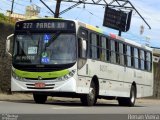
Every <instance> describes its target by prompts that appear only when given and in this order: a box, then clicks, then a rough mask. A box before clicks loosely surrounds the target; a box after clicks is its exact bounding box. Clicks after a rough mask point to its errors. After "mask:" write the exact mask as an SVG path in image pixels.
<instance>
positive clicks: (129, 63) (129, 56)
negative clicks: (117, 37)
mask: <svg viewBox="0 0 160 120" xmlns="http://www.w3.org/2000/svg"><path fill="white" fill-rule="evenodd" d="M126 55H127V66H129V67H131V46H129V45H127V52H126Z"/></svg>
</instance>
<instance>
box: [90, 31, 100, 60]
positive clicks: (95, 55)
mask: <svg viewBox="0 0 160 120" xmlns="http://www.w3.org/2000/svg"><path fill="white" fill-rule="evenodd" d="M97 41H98V37H97V35H96V34H91V39H90V53H91V54H90V55H91V58H93V59H98V53H99V52H98V48H97V43H98V42H97Z"/></svg>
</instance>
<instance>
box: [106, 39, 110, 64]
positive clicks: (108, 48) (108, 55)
mask: <svg viewBox="0 0 160 120" xmlns="http://www.w3.org/2000/svg"><path fill="white" fill-rule="evenodd" d="M106 49H107V51H106V52H107V56H106V57H107V61H110V40H109V39H108V38H106Z"/></svg>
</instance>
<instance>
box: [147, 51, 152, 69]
mask: <svg viewBox="0 0 160 120" xmlns="http://www.w3.org/2000/svg"><path fill="white" fill-rule="evenodd" d="M151 65H152V64H151V53H150V52H146V70H147V71H151Z"/></svg>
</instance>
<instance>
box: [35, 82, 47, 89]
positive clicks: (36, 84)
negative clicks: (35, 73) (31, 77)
mask: <svg viewBox="0 0 160 120" xmlns="http://www.w3.org/2000/svg"><path fill="white" fill-rule="evenodd" d="M35 87H36V88H44V87H45V83H35Z"/></svg>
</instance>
